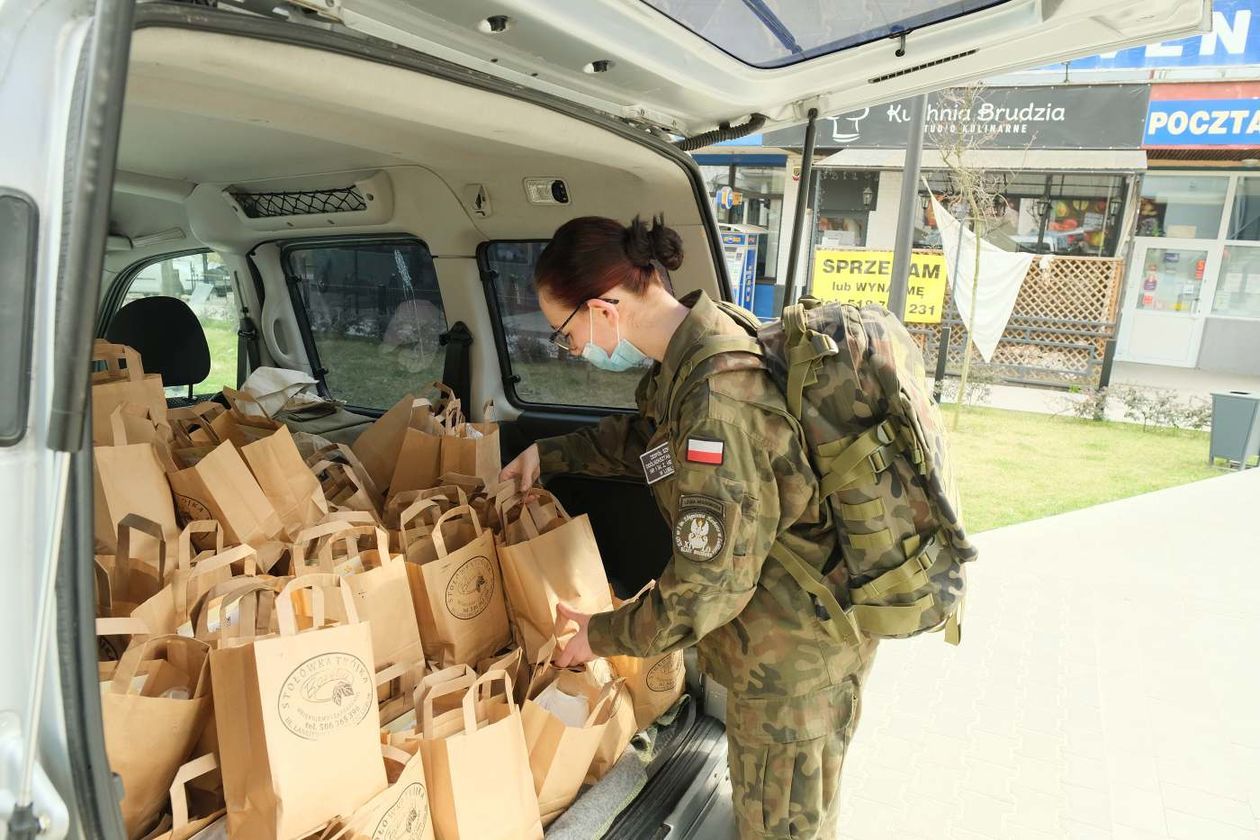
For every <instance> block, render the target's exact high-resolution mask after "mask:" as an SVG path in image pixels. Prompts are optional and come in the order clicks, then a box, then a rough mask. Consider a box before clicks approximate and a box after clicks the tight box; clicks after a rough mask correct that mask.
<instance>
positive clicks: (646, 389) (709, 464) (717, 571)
mask: <svg viewBox="0 0 1260 840" xmlns="http://www.w3.org/2000/svg"><path fill="white" fill-rule="evenodd" d="M684 303H687V304H688V305H690V306H691V307H692V309H691V313H690V314H689V315H688V316H687V318H686V319H685V320H684V321H683V323H682V325H681V326H680V327H679V328H678V331H677V332H676V333H675V334H674V336H673V338H672V339H671V340H670V344H669V347H668V349H667V351H666V356H665V360H664V361H663V362H662V363H661V364H659V365H657V366H655V367H654V368H653V370H652V371H651V372H649V373H648V374H647V375H646V376H645V377H644V379H643V381H642V382H641V383H640V385H639V389H638V393H637V401H638V405H639V414H638V416H632V417H630V416H617V417H609V418H606V419H605V420H604V421H603V422H601V423H600V424H599V425H598V426H596V427H594V428H592V429H585V430H582V431H579V432H575V433H573V434H570V435H564V436H561V437H556V438H549V439H546V440H542V441H539V444H538V446H539V453H540V456H541V460H542V471H543V473H544V474H552V473H559V472H570V473H582V474H586V475H593V476H612V475H621V476H643V475H644V472H645V468H644V465H643V463H641V460H640V457H641V456H643V455H644V454H645V453H651V452H652V451H653V450H657V448H658V447H661V446H662V445H663V446H664V447H665V449H664V450H658V451H657V455H658V459H652V458H651V455H649V460H655V461H656V462H657V463H658V464H659V463H661V462H662V461H663V463H664V467H663V468H658V471H657V472H655V473H654V474H656V475H660V473H662V472H668V471H669V470H671V469H672V473H670V474H668V475H665V476H663V477H660V478H659V480H657V481H655V482H654V483H653V484H652V490H653V492H654V494H655V496H656V501H657V503H658V505H659V506H660V509H661V513H662V514H663V515H664V516H665V518H666V520H667V521H668V522H669V523H670V525H671V528H672V529H673V543H674V546H673V547H674V553H673V557H672V559H671V561H670V563H669V564H668V566H667V567H666V568H665V571H664V573H663V574H662V575H661V577H660V580H659V581H658V582H657V586H656V587H655V589H653V590H651V591H650V592H648V593H647V594H645V595H644V596H643V597H641V598H639V599H637V600H636V601H633V602H631V603H629V604H626V605H625V606H623V607H621V608H619V609H617V610H614V611H612V612H608V613H601V614H598V615H596V616H594V617H592V619H591V622H590V628H589V635H590V643H591V648H592V650H593V651H594V652H595V653H597V654H600V655H612V654H627V655H633V656H651V655H654V654H657V653H662V652H666V651H670V650H675V649H678V648H682V647H685V646H688V645H696V648H697V653H698V655H699V661H700V666H701V669H702V670H703V671H704V672H705V673H706V674H707V675H708V676H709V677H711V678H712V679H714V680H716V681H717V682H719V683H720V684H722V685H723V686H725V687H726V688H727V690H728V692H729V701H728V709H727V728H728V735H729V744H730V748H731V750H730V764H731V778H732V782H733V785H734V787H735V795H734V800H735V809H736V814H737V815H738V817H739V823H740V836H741V837H793V838H796V837H815V836H826V835H822V834H820V831H823V830H824V829H825V825H824V823H828V824H831V825H834V814H835V805H836V801H837V797H836V791H837V788H838V784H839V772H840V764H841V761H842V760H843V757H844V748H845V746H846V745H847V743H848V739H849V736H850V734H851V732H852V729H853V726H854V724H855V723H856V720H857V714H856V710H857V703H858V697H859V693H860V692H859V688H860V686H859V680H860V678H861V674H863V673H864V672H865V668H866V666H868V665H869V662H870V659H871V657H872V656H873V654H874V645H875V643H874V642H873V641H864V642H863V643H862V644H861V645H860V646H845V645H839V644H837V643H836V642H834V641H833V640H832V639H831V637H829V636H828V635H827V634H826V633H825V631H824V630H823V628H822V627H821V626H820V622H819V619H818V618H817V616H816V614H815V611H814V607H813V604H812V601H811V599H810V597H809V596H808V595H807V594H806V593H805V592H804V591H803V590H802V589H801V588H800V586H798V585H797V584H796V582H795V581H793V580H792V578H791V577H790V576H789V575H788V573H787V572H786V571H785V570H784V569H783V567H781V566H780V565H779V564H778V563H777V562H776V561H775V560H773V559H768V558H767V554H768V553H769V551H770V547H771V546H772V545H773V544H774V543H775V541H776V540H779V541H782V542H783V544H784V545H786V546H787V547H789V548H791V549H792V550H794V551H795V552H796V553H797V554H799V555H800V556H801V557H803V558H804V559H805V560H806V561H807V562H809V563H811V564H813V565H814V566H815V567H817V568H822V567H823V565H824V564H825V563H826V562H827V560H828V559H829V558H830V557H831V556H832V553H833V551H834V550H835V547H836V536H835V533H834V531H833V529H832V527H831V519H830V513H829V510H828V507H827V505H826V504H824V501H823V500H822V499H821V498H820V497H819V492H818V482H817V479H816V477H815V474H814V472H813V470H812V468H811V467H810V464H809V460H808V454H807V452H806V449H805V445H804V441H803V439H802V436H801V432H800V429H799V426H798V425H797V423H796V421H795V420H793V419H792V418H791V417H790V415H788V413H787V409H786V407H785V405H784V400H783V396H782V394H781V393H780V392H779V391H778V389H777V388H776V387H775V384H774V383H773V382H772V381H771V379H770V377H769V376H768V374H767V373H766V371H765V369H764V367H763V365H762V362H761V360H760V359H758V358H757V357H755V356H753V355H751V354H747V353H728V354H724V355H721V356H717V357H714V358H711V359H709V360H707V361H704V362H702V363H701V364H700V366H699V367H698V368H696V369H695V371H692V372H691V375H690V376H688V375H687V372H688V369H689V368H690V366H689V365H688V357H689V353H690V352H692V351H694V349H695V348H696V346H697V345H698V343H699V342H700V341H701V340H703V339H704V338H706V337H708V336H712V335H723V334H730V335H733V336H737V335H746V334H745V333H743V331H742V328H740V327H739V326H738V325H736V324H735V323H734V322H733V321H731V320H730V318H729V317H728V316H726V315H725V314H724V313H722V312H721V311H720V310H719V309H718V307H717V306H716V304H714V303H713V301H712V300H710V299H709V298H708V297H707V296H706V295H704V294H703V293H698V294H695V295H692V296H690V297H688V298H686V299H684ZM680 374H681V376H680ZM679 379H682V380H685V382H679V381H677V380H679ZM684 384H685V390H683V391H682V392H681V393H680V395H679V396H678V398H677V399H675V400H674V402H675V404H676V405H677V406H678V408H677V411H676V412H675V413H674V416H673V417H667V416H666V414H667V409H668V406H669V404H670V402H671V393H670V392H671V388H674V387H678V386H682V385H684ZM666 454H667V455H668V457H667V458H666V457H664V456H665V455H666ZM833 836H834V835H833Z"/></svg>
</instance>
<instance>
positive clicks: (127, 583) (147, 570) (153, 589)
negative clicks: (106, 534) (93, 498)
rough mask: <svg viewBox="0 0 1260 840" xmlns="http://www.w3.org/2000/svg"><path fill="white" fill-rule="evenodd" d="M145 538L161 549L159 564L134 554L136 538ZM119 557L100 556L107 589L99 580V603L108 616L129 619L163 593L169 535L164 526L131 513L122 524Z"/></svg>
mask: <svg viewBox="0 0 1260 840" xmlns="http://www.w3.org/2000/svg"><path fill="white" fill-rule="evenodd" d="M133 533H134V534H136V535H141V534H145V535H148V537H149V538H150V539H151V540H152V542H153V544H154V545H155V546H156V547H157V555H156V562H155V563H148V562H143V561H141V560H138V559H136V558H135V557H134V556H133V555H134V552H133V551H132V550H131V545H132V534H133ZM116 544H117V546H118V547H117V550H116V551H117V553H116V554H98V555H96V562H97V564H98V565H99V566H100V567H101V569H102V570H103V571H104V573H105V580H104V582H103V583H104V588H103V589H102V587H101V581H100V580H99V578H98V585H97V590H98V591H97V599H98V600H97V603H98V605H101V606H104V604H106V603H107V604H108V606H107V607H105V608H106V609H107V610H108V612H107V613H98V614H99V615H100V617H101V618H105V617H107V616H127V615H131V613H132V610H134V609H135V608H136V607H137V606H139V605H140V604H142V603H144V602H145V601H147V600H148V599H150V598H152V597H153V596H154V595H156V594H157V593H158V591H159V590H161V588H162V586H163V582H164V581H165V580H166V574H167V569H166V535H165V534H163V533H162V526H160V525H158V523H156V522H154V521H152V520H150V519H145V518H144V517H143V516H139V515H137V514H134V513H129V514H127V515H126V516H124V517H123V518H122V521H121V522H119V523H118V538H117V540H116Z"/></svg>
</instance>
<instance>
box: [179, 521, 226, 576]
mask: <svg viewBox="0 0 1260 840" xmlns="http://www.w3.org/2000/svg"><path fill="white" fill-rule="evenodd" d="M211 532H213V533H214V553H215V554H222V553H223V527H222V526H221V525H220V524H219V521H218V520H217V519H194V520H193V521H192V522H189V523H188V524H187V525H185V526H184V530H182V531H180V532H179V543H178V548H177V550H176V554H175V563H176V567H177V568H178V569H180V570H181V571H184V572H188V571H192V564H193V557H194V555H193V550H192V536H193V534H209V533H211Z"/></svg>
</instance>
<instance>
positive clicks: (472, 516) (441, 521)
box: [429, 505, 481, 557]
mask: <svg viewBox="0 0 1260 840" xmlns="http://www.w3.org/2000/svg"><path fill="white" fill-rule="evenodd" d="M461 517H463V518H467V519H468V520H469V521H470V522H472V525H473V531H474V532H475V533H476V534H477V536H478V537H480V536H481V520H480V519H478V518H477V511H475V510H473V509H472V508H471V507H470V506H468V505H461V506H460V507H456V508H451V509H450V510H448V511H447V512H446V513H444V514H442V515H441V516H439V517H438V521H437V522H435V523H434V524H433V532H432V533H431V534H429V537H430V538H431V539H432V540H433V547H434V549H436V550H437V555H438V557H445V556H446V554H447V551H446V540H445V538H443V536H442V526H443V525H445V524H446V523H448V522H451V521H453V520H455V519H459V518H461Z"/></svg>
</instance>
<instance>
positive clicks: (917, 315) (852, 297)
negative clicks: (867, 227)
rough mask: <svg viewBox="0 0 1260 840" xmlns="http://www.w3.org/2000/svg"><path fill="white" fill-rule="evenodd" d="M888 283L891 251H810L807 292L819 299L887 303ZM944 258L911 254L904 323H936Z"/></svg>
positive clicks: (857, 303) (942, 290) (941, 300)
mask: <svg viewBox="0 0 1260 840" xmlns="http://www.w3.org/2000/svg"><path fill="white" fill-rule="evenodd" d="M891 282H892V251H840V250H832V249H828V248H819V249H817V250H815V251H814V275H813V278H812V280H811V283H810V293H811V294H812V295H813V296H814V297H816V298H818V299H819V300H834V301H839V302H841V303H851V304H853V305H855V306H863V305H865V304H868V303H877V304H879V305H880V306H887V305H888V287H889V285H890V284H891ZM944 303H945V257H944V256H942V255H941V254H913V255H911V257H910V282H909V284H908V286H907V289H906V311H905V313H904V314H905V317H904V318H903V319H902V320H903V321H905V323H907V324H938V323H940V321H941V317H942V315H943V314H944V313H943V310H944Z"/></svg>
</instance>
